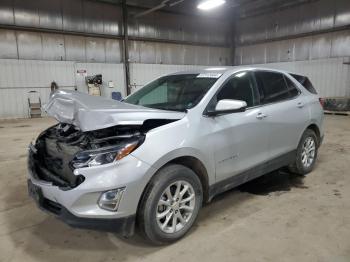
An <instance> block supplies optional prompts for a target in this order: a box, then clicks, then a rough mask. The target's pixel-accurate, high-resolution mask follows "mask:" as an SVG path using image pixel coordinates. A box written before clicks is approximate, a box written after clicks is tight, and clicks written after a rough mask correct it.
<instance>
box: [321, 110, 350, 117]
mask: <svg viewBox="0 0 350 262" xmlns="http://www.w3.org/2000/svg"><path fill="white" fill-rule="evenodd" d="M324 113H325V114H326V115H337V116H350V112H349V111H329V110H325V111H324Z"/></svg>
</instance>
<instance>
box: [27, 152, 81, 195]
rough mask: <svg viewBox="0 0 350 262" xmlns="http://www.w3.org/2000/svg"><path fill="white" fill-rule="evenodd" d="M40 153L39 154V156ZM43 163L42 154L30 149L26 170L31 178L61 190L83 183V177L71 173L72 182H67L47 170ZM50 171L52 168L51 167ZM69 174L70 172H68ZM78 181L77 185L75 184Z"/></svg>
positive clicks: (60, 176) (62, 177)
mask: <svg viewBox="0 0 350 262" xmlns="http://www.w3.org/2000/svg"><path fill="white" fill-rule="evenodd" d="M40 153H41V154H40ZM49 167H50V166H48V165H47V164H46V163H45V159H44V158H43V156H42V152H40V151H39V150H38V152H34V151H33V150H32V149H31V148H30V149H29V152H28V168H29V169H30V171H31V173H32V176H33V177H34V178H35V179H37V180H43V181H47V182H51V183H52V184H53V185H54V186H58V187H60V188H62V189H65V190H68V189H71V188H74V187H76V186H78V185H79V184H80V183H82V182H83V181H84V177H83V176H81V175H79V176H75V175H74V174H73V173H71V174H70V175H71V176H73V177H72V178H73V179H74V180H73V181H68V179H66V177H65V176H62V175H59V174H57V173H56V172H53V171H52V170H50V169H49ZM51 169H52V166H51ZM69 172H72V171H71V170H69ZM76 181H78V183H76Z"/></svg>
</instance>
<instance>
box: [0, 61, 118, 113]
mask: <svg viewBox="0 0 350 262" xmlns="http://www.w3.org/2000/svg"><path fill="white" fill-rule="evenodd" d="M77 69H85V70H87V74H88V75H94V74H102V77H103V81H104V87H103V88H102V95H103V96H106V97H111V92H112V91H120V92H121V93H122V94H125V88H124V86H125V80H124V71H123V64H105V63H75V62H69V61H41V60H15V59H0V118H22V117H28V97H29V96H31V97H32V98H33V99H36V98H37V96H35V95H29V91H38V92H39V94H40V98H41V101H42V103H46V102H47V100H48V98H49V95H50V85H51V82H52V81H55V82H56V83H57V84H58V86H59V87H60V88H62V89H71V90H74V88H75V87H77V89H78V90H79V91H82V92H87V86H86V84H85V78H84V77H83V76H78V75H77V74H76V71H77ZM108 81H113V82H114V85H115V87H114V88H108V87H107V83H108Z"/></svg>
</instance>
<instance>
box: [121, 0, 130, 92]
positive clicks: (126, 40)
mask: <svg viewBox="0 0 350 262" xmlns="http://www.w3.org/2000/svg"><path fill="white" fill-rule="evenodd" d="M122 9H123V61H124V71H125V83H126V94H127V95H129V94H130V93H131V85H130V71H129V37H128V7H127V5H126V0H123V2H122Z"/></svg>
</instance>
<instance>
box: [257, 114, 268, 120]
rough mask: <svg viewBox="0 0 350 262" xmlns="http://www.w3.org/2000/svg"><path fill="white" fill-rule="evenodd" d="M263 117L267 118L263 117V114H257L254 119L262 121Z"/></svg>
mask: <svg viewBox="0 0 350 262" xmlns="http://www.w3.org/2000/svg"><path fill="white" fill-rule="evenodd" d="M265 117H267V115H265V114H263V113H258V114H257V115H256V118H257V119H259V120H261V119H264V118H265Z"/></svg>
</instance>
